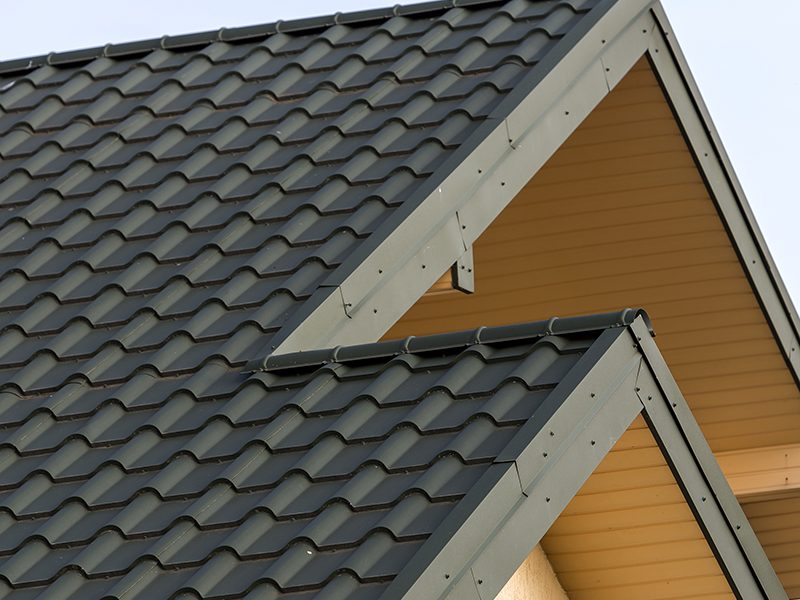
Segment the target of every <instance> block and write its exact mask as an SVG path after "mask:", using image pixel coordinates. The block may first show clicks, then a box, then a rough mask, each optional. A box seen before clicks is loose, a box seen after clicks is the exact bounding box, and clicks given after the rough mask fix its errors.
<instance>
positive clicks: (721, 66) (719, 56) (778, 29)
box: [0, 0, 800, 306]
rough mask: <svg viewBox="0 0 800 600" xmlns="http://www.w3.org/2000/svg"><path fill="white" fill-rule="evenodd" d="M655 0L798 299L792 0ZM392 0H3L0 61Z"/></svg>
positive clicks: (796, 17)
mask: <svg viewBox="0 0 800 600" xmlns="http://www.w3.org/2000/svg"><path fill="white" fill-rule="evenodd" d="M662 2H663V4H664V7H665V9H666V11H667V14H668V16H669V18H670V20H671V21H672V25H673V28H674V30H675V34H676V37H677V38H678V40H679V42H680V44H681V47H682V48H683V51H684V54H685V55H686V57H687V61H688V63H689V66H690V68H691V70H692V73H693V74H694V77H695V79H696V80H697V82H698V85H699V87H700V91H701V93H702V95H703V98H704V100H705V102H706V104H707V105H708V108H709V110H710V112H711V116H712V119H713V121H714V123H715V125H716V127H717V130H718V131H719V133H720V136H721V138H722V140H723V144H724V146H725V149H726V151H727V153H728V155H729V156H730V158H731V162H732V163H733V166H734V170H735V171H736V174H737V176H738V178H739V180H740V182H741V183H742V185H743V187H744V190H745V194H746V196H747V198H748V200H749V202H750V205H751V207H752V208H753V212H754V213H755V215H756V219H757V221H758V224H759V226H760V227H761V230H762V232H763V233H764V237H765V238H766V240H767V245H768V247H769V249H770V251H771V253H772V255H773V258H774V259H775V262H776V263H777V265H778V269H779V271H780V273H781V276H782V277H783V280H784V282H785V283H786V286H787V288H788V289H789V292H790V295H791V296H792V298H793V300H794V304H795V306H800V256H798V255H799V254H800V232H799V231H797V230H798V224H800V194H799V193H798V185H797V182H796V180H797V176H798V174H800V165H799V164H797V163H798V161H797V158H798V154H799V153H798V147H797V140H800V69H798V68H797V63H796V59H797V54H798V51H799V50H800V48H799V47H798V44H800V42H799V41H798V35H797V32H796V23H798V22H800V2H785V1H780V0H763V2H761V3H759V4H758V6H757V7H756V5H754V4H753V3H752V2H751V1H749V0H748V1H745V0H702V1H701V0H662ZM394 3H395V0H293V1H291V2H276V1H275V0H224V1H223V0H191V1H187V0H134V1H131V0H68V1H64V0H35V1H28V2H11V0H5V2H4V4H5V5H4V6H3V17H4V18H3V22H4V24H5V27H4V32H3V35H2V36H0V60H5V59H11V58H21V57H27V56H33V55H39V54H45V53H47V52H50V51H64V50H75V49H78V48H85V47H89V46H101V45H104V44H106V43H114V42H126V41H134V40H139V39H145V38H153V37H160V36H162V35H164V34H171V35H176V34H180V33H192V32H197V31H203V30H211V29H219V28H220V27H222V26H225V27H236V26H240V25H252V24H255V23H266V22H272V21H276V20H278V19H283V20H288V19H294V18H299V17H306V16H315V15H321V14H330V13H332V12H337V11H351V10H362V9H365V8H373V7H376V6H388V5H391V4H394ZM134 6H135V9H133V8H132V7H134ZM759 9H760V10H761V11H763V12H767V13H769V19H763V18H762V17H761V16H760V15H759V14H758V13H759ZM767 25H768V26H767Z"/></svg>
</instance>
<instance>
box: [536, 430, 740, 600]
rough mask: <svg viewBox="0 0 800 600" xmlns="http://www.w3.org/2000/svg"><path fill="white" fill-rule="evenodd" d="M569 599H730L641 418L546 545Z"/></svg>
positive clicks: (559, 521) (566, 512)
mask: <svg viewBox="0 0 800 600" xmlns="http://www.w3.org/2000/svg"><path fill="white" fill-rule="evenodd" d="M542 547H543V548H544V550H545V552H546V553H547V556H548V557H549V558H550V562H551V564H552V565H553V568H554V569H555V572H556V574H557V575H558V579H559V581H560V582H561V584H562V585H563V586H564V589H565V590H566V592H567V595H568V596H569V598H570V599H571V600H584V599H585V600H619V599H620V598H625V599H640V598H641V599H645V598H646V599H647V600H666V599H675V600H678V599H679V600H700V599H702V600H732V599H733V598H734V595H733V593H732V592H731V590H730V586H729V585H728V582H727V580H726V579H725V576H724V575H723V574H722V571H721V570H720V568H719V565H718V564H717V561H716V559H715V558H714V555H713V554H712V552H711V548H710V547H709V546H708V543H707V542H706V540H705V538H704V537H703V533H702V531H701V530H700V527H699V526H698V525H697V522H696V521H695V519H694V515H693V514H692V511H691V509H690V508H689V506H688V505H687V504H686V501H685V500H684V498H683V495H682V493H681V491H680V488H679V487H678V484H677V483H676V482H675V479H674V478H673V476H672V473H671V471H670V469H669V467H668V466H667V464H666V462H665V461H664V458H663V456H662V454H661V451H660V450H659V449H658V446H657V445H656V442H655V440H654V439H653V437H652V435H651V434H650V432H649V430H648V429H647V426H646V425H645V424H644V421H643V420H642V419H641V417H639V418H637V420H636V421H634V423H633V424H632V425H631V427H630V429H629V430H628V432H626V433H625V435H623V436H622V438H620V440H619V441H618V442H617V444H616V446H615V447H614V449H613V450H612V451H611V452H610V453H609V454H608V456H607V457H606V458H605V459H604V460H603V462H602V463H600V466H599V467H598V468H597V470H596V471H595V472H594V473H593V474H592V476H591V477H590V478H589V479H588V480H587V482H586V483H585V484H584V486H583V487H582V488H581V491H580V492H578V495H577V496H575V498H573V500H572V501H571V502H570V504H569V505H568V506H567V508H566V509H565V510H564V512H563V513H562V514H561V516H560V517H559V518H558V519H557V520H556V522H555V523H554V524H553V526H552V527H551V528H550V531H549V532H548V533H547V535H546V536H545V538H544V539H543V540H542Z"/></svg>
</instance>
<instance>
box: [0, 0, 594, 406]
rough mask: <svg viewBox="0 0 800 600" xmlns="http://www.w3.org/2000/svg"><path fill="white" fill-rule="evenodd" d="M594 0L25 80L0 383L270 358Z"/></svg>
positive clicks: (13, 108) (8, 209)
mask: <svg viewBox="0 0 800 600" xmlns="http://www.w3.org/2000/svg"><path fill="white" fill-rule="evenodd" d="M591 4H592V3H591V2H579V3H577V4H576V6H574V7H573V6H572V5H571V4H569V3H563V2H559V3H555V2H528V1H525V0H522V1H520V0H514V1H512V2H509V3H506V4H498V3H495V2H488V3H486V2H485V3H478V4H476V5H475V6H474V7H469V8H458V9H452V10H444V8H443V5H437V6H435V7H433V9H431V7H428V10H424V9H420V10H419V11H418V13H415V12H414V11H413V10H411V11H409V15H408V16H405V17H401V16H397V17H389V18H387V16H386V14H384V13H385V11H384V13H380V14H378V15H377V17H376V16H375V15H372V18H370V16H371V15H370V13H368V14H358V13H357V14H354V15H350V16H349V17H346V16H339V17H336V18H335V19H334V18H331V19H328V20H327V21H326V20H324V19H322V20H317V21H312V22H301V23H299V24H296V25H295V26H291V25H288V24H284V25H283V26H282V27H278V26H266V27H264V28H261V29H259V28H255V29H253V30H244V31H235V30H231V31H228V32H226V31H222V32H219V33H218V34H214V36H206V37H205V38H204V37H203V36H196V37H190V38H189V39H188V41H184V43H185V44H186V45H188V46H190V47H191V49H188V50H184V49H182V48H181V43H180V40H178V41H177V42H176V41H175V40H172V41H170V40H166V41H164V42H163V43H162V44H160V45H163V46H166V47H167V48H172V49H162V48H161V47H160V46H156V47H153V46H152V45H149V46H148V44H146V43H145V44H143V45H140V46H137V45H133V46H132V47H123V48H121V49H120V48H117V47H109V48H106V49H103V52H102V53H103V54H105V55H106V56H98V52H97V51H87V52H86V53H85V54H81V53H78V58H77V60H80V61H81V62H79V63H78V64H72V63H69V62H68V63H67V65H66V66H62V65H61V64H60V63H62V62H64V61H69V60H71V59H73V60H74V59H76V57H75V54H72V55H70V54H68V55H66V56H63V55H62V56H55V57H51V58H50V62H51V63H54V65H52V66H41V67H39V68H36V69H34V70H32V71H29V72H25V73H16V72H10V73H7V74H6V75H4V77H3V79H2V80H0V89H3V92H2V94H0V108H1V109H2V112H0V132H1V133H0V157H2V161H1V162H0V205H2V207H3V211H2V217H1V218H2V228H1V229H0V240H2V241H1V242H0V302H2V310H1V311H0V327H2V334H1V335H0V385H2V386H3V389H5V390H6V391H7V392H8V391H9V390H10V391H11V393H16V394H22V395H26V396H27V395H29V394H35V393H44V392H47V393H52V392H55V391H57V390H59V389H61V388H62V387H63V386H64V385H65V382H67V381H68V380H69V379H70V378H77V379H78V380H80V381H82V382H83V385H88V387H93V386H97V385H100V384H102V385H109V384H119V383H121V382H124V381H127V380H130V379H131V377H133V376H134V374H135V373H137V372H140V371H142V370H146V371H147V372H148V373H150V375H152V376H158V375H165V374H169V375H175V374H179V373H181V374H186V373H196V372H199V371H201V370H202V368H203V365H204V364H207V363H208V361H210V360H216V361H217V362H218V363H219V365H229V366H237V365H242V364H244V363H245V362H246V361H247V360H250V359H253V358H254V357H255V356H256V355H258V354H259V352H260V351H261V350H263V349H264V348H265V347H267V346H266V345H267V343H268V341H269V339H270V337H271V335H272V334H274V333H275V331H276V330H277V329H279V328H280V326H281V324H282V323H283V322H284V321H285V320H286V319H287V318H289V317H290V316H291V315H292V314H293V313H294V312H295V311H296V309H297V307H298V306H299V305H300V304H302V303H303V301H304V300H306V299H307V298H309V296H310V295H311V294H312V293H313V292H314V291H315V290H317V289H319V286H320V285H321V284H323V283H324V280H325V278H326V276H328V275H330V274H331V273H332V272H334V271H336V267H337V265H339V264H340V263H342V261H343V260H345V259H346V257H347V256H349V255H350V254H351V253H352V252H354V250H355V249H357V248H358V247H359V245H360V244H361V243H362V242H363V241H364V240H365V239H367V238H369V236H370V234H371V233H372V232H373V231H375V229H376V228H377V227H378V226H379V225H380V224H381V223H382V222H383V221H384V220H385V219H386V218H387V217H388V216H389V215H391V214H392V212H393V211H394V210H395V209H396V207H398V206H399V205H401V204H402V202H403V200H404V199H405V198H407V197H408V196H409V195H411V194H412V193H413V191H414V190H415V189H416V187H418V186H419V185H420V183H421V182H423V181H424V180H425V177H426V176H428V175H430V174H431V173H432V172H433V171H434V170H435V169H436V168H437V166H438V165H440V164H441V163H442V161H443V160H445V159H446V158H447V157H448V156H449V155H450V154H451V153H452V152H453V150H454V149H455V148H457V147H458V146H459V144H461V143H462V142H463V141H464V140H465V138H466V137H468V136H469V134H470V132H471V131H473V130H474V129H475V128H476V127H477V126H478V125H479V124H480V123H481V122H482V121H483V120H484V119H485V118H486V116H487V115H488V114H489V113H491V111H492V110H493V108H494V107H495V106H497V104H498V103H499V102H500V101H501V100H502V99H503V97H504V96H505V95H506V94H507V93H508V92H509V91H510V90H511V89H512V88H513V87H514V85H515V84H516V83H517V82H518V81H520V79H521V78H523V77H525V75H526V73H527V72H529V71H530V70H531V68H532V67H533V66H534V65H535V64H537V62H538V61H539V60H540V59H541V58H542V57H543V56H545V55H546V54H547V53H548V52H549V51H550V50H551V49H552V48H553V47H554V46H555V45H556V44H557V42H558V40H559V38H560V37H561V36H562V35H563V33H564V32H565V31H567V30H568V29H569V28H570V27H572V26H573V25H574V24H575V23H576V22H578V21H580V19H581V17H582V15H584V14H585V13H586V11H587V8H586V7H587V6H590V5H591ZM447 6H450V5H449V4H448V5H447ZM334 20H335V21H338V22H339V23H343V24H334ZM362 21H366V22H365V23H364V22H362ZM276 28H280V29H281V31H282V33H274V31H275V30H276ZM284 30H288V31H289V33H283V31H284ZM239 37H244V38H245V39H244V40H243V41H242V40H237V39H236V38H239ZM217 38H222V39H229V40H236V42H235V43H234V42H231V43H228V42H224V41H213V40H216V39H217ZM175 46H177V47H175ZM112 56H113V58H112ZM84 57H87V58H84ZM7 68H8V69H9V70H10V69H13V68H15V64H12V65H7ZM0 70H2V66H0ZM261 355H262V356H263V352H261ZM148 379H150V378H148ZM170 385H172V384H170ZM115 393H117V392H116V391H110V392H109V393H106V395H105V397H106V398H108V397H110V396H111V395H113V394H115ZM150 397H151V399H152V400H158V401H163V400H164V399H165V398H166V391H152V392H151V396H150Z"/></svg>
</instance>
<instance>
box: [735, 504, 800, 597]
mask: <svg viewBox="0 0 800 600" xmlns="http://www.w3.org/2000/svg"><path fill="white" fill-rule="evenodd" d="M742 508H743V509H744V513H745V514H746V515H747V519H748V520H749V521H750V524H751V525H752V526H753V528H754V529H755V530H756V532H757V534H758V539H759V541H760V542H761V545H762V546H763V547H764V550H765V551H766V553H767V556H768V557H769V560H770V562H771V563H772V566H773V567H774V568H775V571H776V572H777V573H778V576H779V577H780V578H781V581H782V582H783V586H784V587H785V588H786V592H787V593H788V594H789V598H800V565H799V564H798V562H799V561H800V559H798V557H800V498H798V497H793V498H792V497H788V498H785V497H784V498H773V499H764V500H756V501H748V502H745V503H743V504H742Z"/></svg>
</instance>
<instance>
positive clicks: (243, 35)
mask: <svg viewBox="0 0 800 600" xmlns="http://www.w3.org/2000/svg"><path fill="white" fill-rule="evenodd" d="M506 1H507V0H434V1H432V2H416V3H413V4H395V5H394V6H393V7H391V8H370V9H365V10H359V11H351V12H337V13H334V14H328V15H323V16H316V17H301V18H298V19H290V20H288V21H283V20H280V19H279V20H277V21H274V22H272V23H263V24H259V25H244V26H241V27H233V28H227V27H221V28H219V29H214V30H209V31H202V32H197V33H185V34H180V35H174V36H170V35H164V36H162V37H160V38H150V39H145V40H139V41H132V42H122V43H119V44H106V45H105V46H93V47H90V48H83V49H78V50H66V51H62V52H50V53H49V54H40V55H38V56H27V57H23V58H12V59H9V60H0V75H10V74H20V75H21V74H26V73H29V72H31V71H33V70H35V69H38V68H39V67H42V66H45V65H50V66H75V65H78V64H83V63H87V62H90V61H92V60H95V59H97V58H103V57H105V58H132V57H135V56H140V55H145V54H147V53H149V52H151V51H153V50H158V49H162V50H189V49H192V48H196V47H198V46H205V45H207V44H211V43H213V42H233V43H240V42H247V41H252V40H254V39H258V38H266V37H268V36H270V35H274V34H276V33H300V32H312V31H314V30H318V29H325V28H327V27H331V26H333V25H352V24H358V25H368V24H371V23H374V22H376V21H385V20H387V19H390V18H392V17H400V16H415V17H416V16H420V15H424V14H426V13H443V12H445V11H447V10H450V9H452V8H460V7H468V6H493V5H496V4H504V3H505V2H506Z"/></svg>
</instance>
